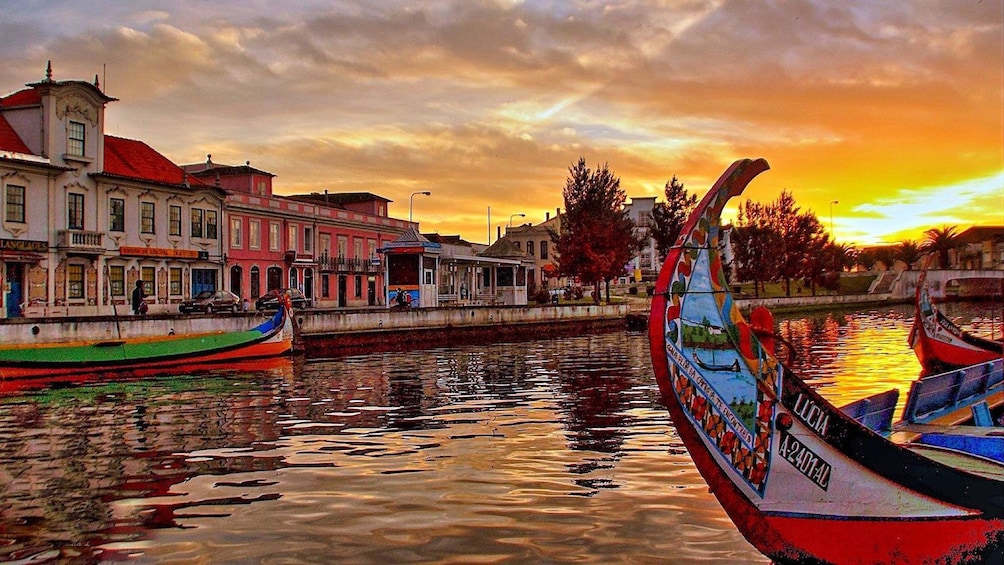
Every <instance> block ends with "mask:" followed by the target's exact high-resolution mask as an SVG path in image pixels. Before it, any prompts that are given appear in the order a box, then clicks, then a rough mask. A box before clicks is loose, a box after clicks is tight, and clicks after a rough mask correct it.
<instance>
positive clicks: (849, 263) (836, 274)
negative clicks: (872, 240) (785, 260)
mask: <svg viewBox="0 0 1004 565" xmlns="http://www.w3.org/2000/svg"><path fill="white" fill-rule="evenodd" d="M821 241H822V242H823V243H822V245H821V246H819V245H814V246H813V249H812V250H811V253H809V254H808V255H807V258H806V272H805V282H806V283H807V284H808V285H809V288H810V289H811V290H812V295H813V296H815V295H816V287H822V288H825V289H827V290H837V288H839V287H840V276H841V273H843V272H844V270H845V269H847V268H850V267H853V266H854V264H855V263H856V262H857V251H856V250H855V249H854V248H853V247H851V246H849V245H847V244H844V243H836V242H833V241H829V236H824V237H823V238H822V239H821Z"/></svg>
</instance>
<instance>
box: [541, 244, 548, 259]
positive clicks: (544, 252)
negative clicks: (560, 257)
mask: <svg viewBox="0 0 1004 565" xmlns="http://www.w3.org/2000/svg"><path fill="white" fill-rule="evenodd" d="M540 258H541V259H547V242H546V241H542V242H540Z"/></svg>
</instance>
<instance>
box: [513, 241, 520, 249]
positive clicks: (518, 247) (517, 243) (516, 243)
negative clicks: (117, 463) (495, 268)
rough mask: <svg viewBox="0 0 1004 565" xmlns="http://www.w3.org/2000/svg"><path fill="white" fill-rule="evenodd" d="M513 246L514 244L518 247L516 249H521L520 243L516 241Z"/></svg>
mask: <svg viewBox="0 0 1004 565" xmlns="http://www.w3.org/2000/svg"><path fill="white" fill-rule="evenodd" d="M512 244H513V245H514V246H516V249H520V246H519V242H518V241H514V242H512Z"/></svg>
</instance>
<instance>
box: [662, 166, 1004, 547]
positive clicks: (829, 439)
mask: <svg viewBox="0 0 1004 565" xmlns="http://www.w3.org/2000/svg"><path fill="white" fill-rule="evenodd" d="M767 168H768V167H767V164H766V162H765V161H762V160H758V161H740V162H737V163H735V164H734V165H733V166H732V167H730V169H729V170H727V171H726V173H725V174H723V175H722V177H721V178H720V179H719V181H718V183H716V185H715V186H714V187H713V188H712V189H711V191H710V192H709V194H708V195H707V196H706V197H705V198H704V199H703V200H702V202H701V204H700V205H699V206H698V208H697V210H696V211H695V213H694V214H693V215H692V216H691V218H690V220H688V222H687V224H686V225H685V226H684V228H683V231H682V232H681V236H680V239H679V240H678V241H677V244H676V246H675V247H674V249H673V250H671V251H670V253H669V256H668V257H667V260H666V262H665V266H664V268H663V271H662V273H661V274H660V277H659V280H658V281H657V283H656V289H655V295H654V297H653V300H652V311H651V317H650V324H649V339H650V343H651V347H652V363H653V370H654V373H655V376H656V380H657V382H658V384H659V389H660V392H661V394H662V397H663V400H664V403H665V405H666V406H667V407H668V409H669V411H670V415H671V417H672V420H673V424H674V426H675V427H676V429H677V431H678V433H679V434H680V437H681V438H682V440H683V442H684V444H685V445H686V447H687V449H688V451H689V452H690V454H691V457H692V458H693V459H694V462H695V464H696V466H697V468H698V470H699V471H700V472H701V474H702V476H703V477H704V478H705V480H706V481H707V482H708V485H709V486H710V487H711V490H712V492H713V493H714V494H715V496H716V497H717V498H718V500H719V502H721V504H722V506H723V507H724V508H725V510H726V512H727V513H728V515H729V516H730V518H732V520H733V522H734V523H735V524H736V526H737V527H738V529H739V530H740V532H742V534H743V535H744V536H745V537H746V538H747V539H748V540H749V541H750V543H752V544H753V545H754V546H755V547H757V549H759V550H760V551H761V552H763V553H764V554H765V555H767V556H769V557H771V558H773V559H776V560H779V561H786V562H790V561H795V562H812V563H818V562H824V563H825V562H829V563H883V562H886V563H892V562H895V563H901V562H920V563H923V562H935V561H937V562H942V563H965V562H974V561H975V562H979V561H980V560H981V559H983V558H985V556H986V555H988V554H990V553H991V552H993V551H997V550H998V549H997V548H999V547H1000V545H1001V544H1002V543H1004V495H1002V493H1004V482H1002V480H1004V466H1001V465H997V464H996V463H994V462H985V461H983V460H981V459H978V458H976V457H970V458H969V459H970V462H972V463H973V464H974V466H975V467H978V468H979V469H980V473H974V472H972V470H969V469H960V468H956V467H951V466H948V465H945V464H943V463H941V462H939V461H935V460H932V459H930V458H927V457H924V456H923V455H921V454H919V453H917V452H915V451H912V450H910V449H908V448H906V447H903V446H900V445H896V444H894V443H892V442H890V441H889V440H888V439H887V438H885V437H883V436H881V435H879V434H877V433H876V432H874V431H872V430H871V429H869V428H867V427H865V426H863V425H861V424H860V423H858V422H857V421H855V420H854V419H853V418H851V417H850V416H848V415H846V414H843V413H842V412H841V411H840V410H839V409H837V408H836V407H834V406H833V405H832V404H830V403H829V402H828V401H826V400H825V399H824V398H822V397H821V396H820V395H819V394H818V393H817V392H816V391H815V390H813V389H811V388H810V387H808V386H807V385H805V383H804V382H802V381H801V379H798V378H797V376H795V375H794V374H792V373H791V372H790V371H788V370H787V369H786V368H785V367H784V366H783V365H782V364H781V363H780V362H779V361H778V360H777V359H776V358H775V357H774V355H773V352H772V351H770V350H769V348H767V347H764V345H763V344H762V343H761V342H760V340H759V339H758V338H757V337H756V335H755V334H756V332H755V328H753V327H752V326H751V325H750V324H748V323H747V322H746V321H745V320H744V319H743V317H742V315H741V314H740V313H739V310H738V307H737V306H736V305H735V302H734V301H733V300H732V297H731V294H730V293H729V285H728V282H727V280H726V279H725V276H724V272H723V270H722V260H721V257H720V256H719V252H718V245H719V232H720V225H719V223H720V213H721V210H722V209H723V208H724V205H725V202H726V201H727V200H728V199H729V198H731V197H733V196H736V195H738V194H739V193H741V192H742V189H743V188H744V187H745V186H746V184H747V183H748V182H749V181H750V180H752V178H753V177H755V176H756V175H757V174H759V173H760V172H762V171H764V170H766V169H767ZM712 354H714V355H715V356H716V359H717V360H716V361H715V362H714V363H708V362H707V360H708V359H711V358H712V357H711V355H712ZM702 359H703V360H704V361H703V362H702ZM733 361H734V362H733Z"/></svg>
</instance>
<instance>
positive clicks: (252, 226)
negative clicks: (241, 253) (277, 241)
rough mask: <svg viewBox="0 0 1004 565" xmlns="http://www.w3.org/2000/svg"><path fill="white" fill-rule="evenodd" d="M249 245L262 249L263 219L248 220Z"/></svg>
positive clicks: (252, 247)
mask: <svg viewBox="0 0 1004 565" xmlns="http://www.w3.org/2000/svg"><path fill="white" fill-rule="evenodd" d="M248 247H250V248H251V249H261V221H259V220H249V221H248Z"/></svg>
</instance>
